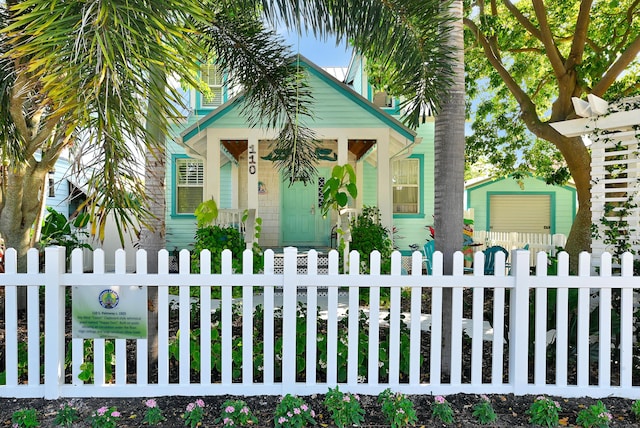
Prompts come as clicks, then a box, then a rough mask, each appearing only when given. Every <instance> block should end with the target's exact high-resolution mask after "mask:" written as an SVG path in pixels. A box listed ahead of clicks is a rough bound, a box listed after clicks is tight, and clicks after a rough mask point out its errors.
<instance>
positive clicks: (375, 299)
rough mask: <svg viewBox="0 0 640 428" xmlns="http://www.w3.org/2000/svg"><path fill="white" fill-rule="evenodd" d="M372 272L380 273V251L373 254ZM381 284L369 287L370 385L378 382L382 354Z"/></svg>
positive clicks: (368, 379) (368, 376)
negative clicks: (380, 347)
mask: <svg viewBox="0 0 640 428" xmlns="http://www.w3.org/2000/svg"><path fill="white" fill-rule="evenodd" d="M371 274H372V275H380V253H379V252H374V253H372V254H371ZM379 345H380V286H379V285H375V283H374V285H372V286H371V287H370V288H369V350H368V352H369V356H368V359H369V367H368V368H367V382H368V384H369V385H377V384H378V378H379V376H378V374H379V369H378V363H379V361H380V356H379V352H378V346H379Z"/></svg>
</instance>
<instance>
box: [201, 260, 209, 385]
mask: <svg viewBox="0 0 640 428" xmlns="http://www.w3.org/2000/svg"><path fill="white" fill-rule="evenodd" d="M209 274H211V251H209V250H204V251H202V252H201V253H200V275H203V276H207V275H209ZM207 355H211V285H202V286H200V356H201V358H200V383H201V384H203V385H210V384H211V358H206V356H207Z"/></svg>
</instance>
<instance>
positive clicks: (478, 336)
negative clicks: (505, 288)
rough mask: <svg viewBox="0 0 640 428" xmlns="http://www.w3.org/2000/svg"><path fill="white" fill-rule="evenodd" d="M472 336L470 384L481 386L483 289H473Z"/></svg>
mask: <svg viewBox="0 0 640 428" xmlns="http://www.w3.org/2000/svg"><path fill="white" fill-rule="evenodd" d="M471 319H472V320H473V326H472V330H473V334H472V336H473V337H472V339H471V340H472V342H471V384H472V385H477V386H479V385H480V384H482V366H483V363H482V344H483V342H484V338H483V330H484V329H483V322H484V288H481V287H474V289H473V298H472V314H471Z"/></svg>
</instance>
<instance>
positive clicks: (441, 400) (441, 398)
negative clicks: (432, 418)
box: [435, 395, 445, 404]
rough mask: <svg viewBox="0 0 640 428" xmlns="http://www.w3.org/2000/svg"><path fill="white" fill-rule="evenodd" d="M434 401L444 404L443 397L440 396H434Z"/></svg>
mask: <svg viewBox="0 0 640 428" xmlns="http://www.w3.org/2000/svg"><path fill="white" fill-rule="evenodd" d="M435 401H436V403H438V404H444V401H445V400H444V397H443V396H442V395H436V398H435Z"/></svg>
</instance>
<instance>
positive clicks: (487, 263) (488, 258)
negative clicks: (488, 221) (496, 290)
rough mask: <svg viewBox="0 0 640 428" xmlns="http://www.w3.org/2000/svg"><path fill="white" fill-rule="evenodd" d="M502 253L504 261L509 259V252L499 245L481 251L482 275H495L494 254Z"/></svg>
mask: <svg viewBox="0 0 640 428" xmlns="http://www.w3.org/2000/svg"><path fill="white" fill-rule="evenodd" d="M500 251H502V252H503V253H504V255H505V260H506V259H507V257H509V252H508V251H507V250H506V249H505V248H504V247H501V246H500V245H495V246H493V247H489V248H487V249H486V250H484V251H483V253H484V274H485V275H493V274H494V273H495V266H496V253H498V252H500Z"/></svg>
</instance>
